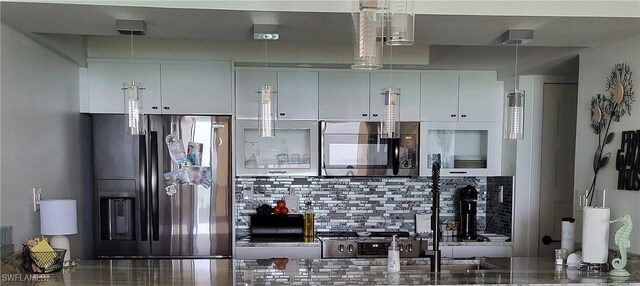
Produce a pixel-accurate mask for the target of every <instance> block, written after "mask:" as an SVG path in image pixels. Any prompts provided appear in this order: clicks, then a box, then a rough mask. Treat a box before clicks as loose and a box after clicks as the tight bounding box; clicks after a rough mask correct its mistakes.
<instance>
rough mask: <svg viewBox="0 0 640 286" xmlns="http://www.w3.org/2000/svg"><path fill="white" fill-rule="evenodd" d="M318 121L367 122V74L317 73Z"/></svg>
mask: <svg viewBox="0 0 640 286" xmlns="http://www.w3.org/2000/svg"><path fill="white" fill-rule="evenodd" d="M318 98H319V100H318V102H319V106H318V113H319V118H320V120H357V121H368V120H369V73H364V72H342V71H340V72H338V71H327V72H320V73H319V81H318Z"/></svg>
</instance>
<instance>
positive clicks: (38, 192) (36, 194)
mask: <svg viewBox="0 0 640 286" xmlns="http://www.w3.org/2000/svg"><path fill="white" fill-rule="evenodd" d="M41 198H42V187H34V188H33V211H34V212H37V211H40V199H41Z"/></svg>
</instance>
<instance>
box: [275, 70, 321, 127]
mask: <svg viewBox="0 0 640 286" xmlns="http://www.w3.org/2000/svg"><path fill="white" fill-rule="evenodd" d="M278 119H306V120H318V73H317V72H302V71H299V72H278Z"/></svg>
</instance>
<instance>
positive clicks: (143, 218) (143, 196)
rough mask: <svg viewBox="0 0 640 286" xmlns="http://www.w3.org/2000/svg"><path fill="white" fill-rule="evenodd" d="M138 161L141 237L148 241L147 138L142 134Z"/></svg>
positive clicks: (139, 140)
mask: <svg viewBox="0 0 640 286" xmlns="http://www.w3.org/2000/svg"><path fill="white" fill-rule="evenodd" d="M138 162H139V166H138V168H139V170H138V171H139V174H140V178H139V183H140V200H139V201H140V228H141V230H140V238H141V240H142V241H147V233H148V232H149V229H148V222H149V217H148V211H147V197H148V189H147V187H148V184H147V179H148V178H147V138H146V136H144V135H140V137H139V139H138Z"/></svg>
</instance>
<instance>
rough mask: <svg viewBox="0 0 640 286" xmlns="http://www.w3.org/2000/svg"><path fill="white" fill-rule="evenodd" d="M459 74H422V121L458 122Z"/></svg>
mask: <svg viewBox="0 0 640 286" xmlns="http://www.w3.org/2000/svg"><path fill="white" fill-rule="evenodd" d="M458 77H459V75H458V73H453V72H429V73H422V75H421V83H420V84H421V86H422V99H421V100H422V102H421V112H420V114H421V117H420V118H421V120H422V121H458Z"/></svg>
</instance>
